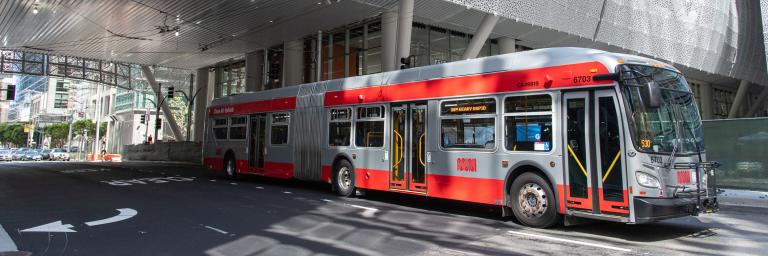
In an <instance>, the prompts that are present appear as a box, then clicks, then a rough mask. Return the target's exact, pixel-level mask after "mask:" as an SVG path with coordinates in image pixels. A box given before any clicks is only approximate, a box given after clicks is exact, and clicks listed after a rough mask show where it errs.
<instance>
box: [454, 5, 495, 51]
mask: <svg viewBox="0 0 768 256" xmlns="http://www.w3.org/2000/svg"><path fill="white" fill-rule="evenodd" d="M498 21H499V16H496V15H493V14H486V15H485V17H483V21H482V22H480V26H479V27H477V30H475V35H474V36H473V37H472V40H471V41H469V45H468V46H467V49H466V50H464V55H462V56H461V59H463V60H466V59H474V58H477V54H478V53H480V50H481V49H483V45H484V44H485V41H487V40H488V36H489V35H491V32H492V31H493V27H495V26H496V22H498Z"/></svg>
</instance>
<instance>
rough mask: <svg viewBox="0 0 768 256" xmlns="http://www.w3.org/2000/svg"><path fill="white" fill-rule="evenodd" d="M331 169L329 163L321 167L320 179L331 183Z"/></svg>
mask: <svg viewBox="0 0 768 256" xmlns="http://www.w3.org/2000/svg"><path fill="white" fill-rule="evenodd" d="M331 169H332V168H331V166H329V165H323V166H322V167H320V181H322V182H328V183H331Z"/></svg>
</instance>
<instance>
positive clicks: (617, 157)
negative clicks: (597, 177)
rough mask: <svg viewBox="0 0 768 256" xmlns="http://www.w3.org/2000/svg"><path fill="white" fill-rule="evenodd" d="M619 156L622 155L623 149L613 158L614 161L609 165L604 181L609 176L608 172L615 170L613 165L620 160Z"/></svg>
mask: <svg viewBox="0 0 768 256" xmlns="http://www.w3.org/2000/svg"><path fill="white" fill-rule="evenodd" d="M619 157H621V150H619V152H616V157H614V158H613V162H611V166H608V171H605V175H603V182H605V179H607V178H608V174H611V171H612V170H613V166H614V165H616V162H617V161H619Z"/></svg>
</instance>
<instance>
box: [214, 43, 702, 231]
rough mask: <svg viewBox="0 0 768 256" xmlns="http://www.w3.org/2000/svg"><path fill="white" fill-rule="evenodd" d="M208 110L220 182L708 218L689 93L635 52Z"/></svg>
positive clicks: (510, 210)
mask: <svg viewBox="0 0 768 256" xmlns="http://www.w3.org/2000/svg"><path fill="white" fill-rule="evenodd" d="M207 114H208V119H207V123H206V133H205V140H204V147H203V163H204V165H205V166H206V167H208V168H209V169H212V170H215V171H218V172H223V173H225V174H226V175H227V176H229V177H236V176H238V175H262V176H268V177H275V178H282V179H301V180H314V181H321V182H327V183H330V185H331V188H332V190H333V191H334V192H335V193H337V194H339V195H341V196H354V195H355V191H356V190H379V191H389V192H397V193H405V194H412V195H421V196H425V197H435V198H444V199H452V200H459V201H466V202H473V203H478V204H487V205H496V206H500V207H501V209H502V211H501V212H502V214H503V215H505V216H511V215H514V216H515V217H516V218H517V219H518V220H519V221H520V222H521V223H523V224H525V225H529V226H533V227H548V226H551V225H553V224H556V223H558V222H560V221H564V222H565V224H569V223H576V221H577V220H583V219H585V218H587V219H599V220H608V221H616V222H624V223H632V224H634V223H645V222H651V221H655V220H660V219H666V218H674V217H682V216H690V215H694V216H695V215H698V214H699V213H701V212H711V211H716V210H717V198H716V196H715V194H714V190H713V189H714V188H713V186H714V182H713V175H714V170H715V169H716V168H717V163H716V162H711V161H710V162H708V161H706V156H705V152H704V148H703V140H702V131H701V120H700V117H699V112H698V108H697V106H696V102H695V100H694V96H693V94H692V93H691V90H690V88H689V86H688V84H687V83H686V81H685V79H684V78H683V76H682V75H681V74H680V72H679V71H678V70H676V69H675V68H674V67H672V66H671V65H668V64H665V63H662V62H659V61H655V60H651V59H648V58H644V57H639V56H633V55H627V54H617V53H610V52H605V51H600V50H593V49H584V48H550V49H539V50H532V51H525V52H520V53H512V54H505V55H498V56H491V57H485V58H478V59H472V60H464V61H457V62H452V63H445V64H439V65H431V66H424V67H417V68H410V69H403V70H398V71H391V72H384V73H379V74H373V75H365V76H357V77H350V78H344V79H336V80H329V81H322V82H316V83H309V84H302V85H298V86H291V87H286V88H280V89H273V90H266V91H260V92H249V93H243V94H239V95H233V96H228V97H224V98H219V99H216V100H214V101H213V102H212V104H211V106H210V107H209V109H208V113H207ZM707 181H710V182H707Z"/></svg>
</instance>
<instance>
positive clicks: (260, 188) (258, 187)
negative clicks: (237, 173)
mask: <svg viewBox="0 0 768 256" xmlns="http://www.w3.org/2000/svg"><path fill="white" fill-rule="evenodd" d="M255 188H257V189H264V187H255Z"/></svg>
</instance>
